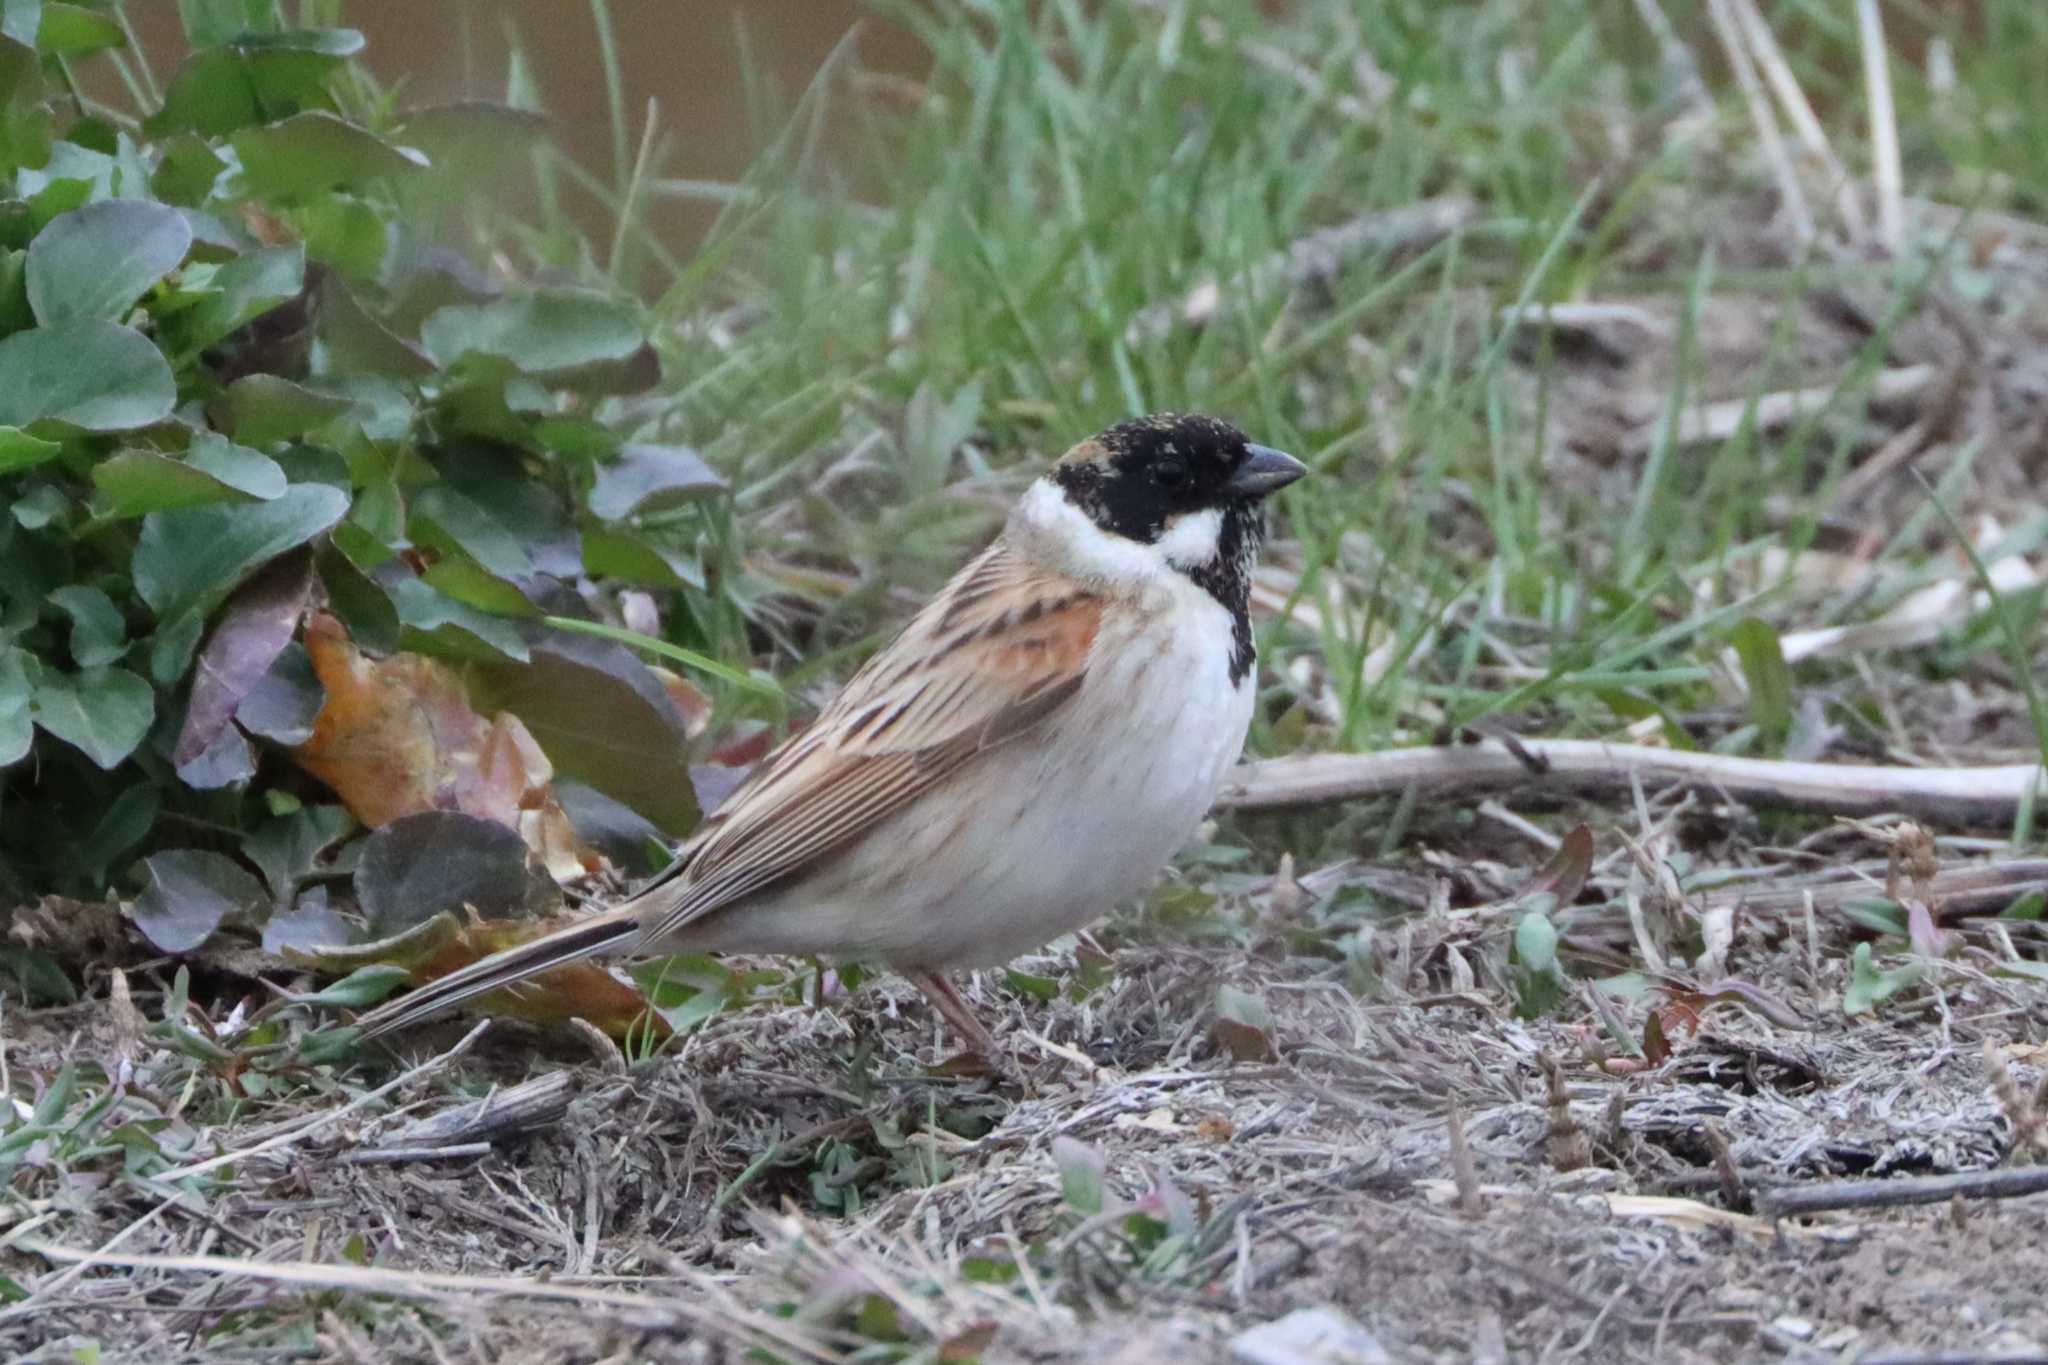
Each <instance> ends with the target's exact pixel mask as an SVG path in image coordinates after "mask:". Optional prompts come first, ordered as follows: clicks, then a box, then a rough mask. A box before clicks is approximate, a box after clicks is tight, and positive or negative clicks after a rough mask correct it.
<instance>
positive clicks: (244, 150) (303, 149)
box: [231, 109, 430, 199]
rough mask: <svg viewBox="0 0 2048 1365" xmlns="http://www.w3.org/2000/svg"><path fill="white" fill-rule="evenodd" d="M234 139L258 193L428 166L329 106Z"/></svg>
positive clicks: (301, 192)
mask: <svg viewBox="0 0 2048 1365" xmlns="http://www.w3.org/2000/svg"><path fill="white" fill-rule="evenodd" d="M231 141H232V142H233V144H234V148H235V154H236V155H237V156H238V157H240V158H241V161H242V175H243V178H244V179H246V180H247V181H248V182H249V187H250V189H252V190H254V191H255V192H256V193H257V194H260V195H265V196H268V197H271V198H276V199H298V198H303V197H304V196H306V195H309V194H315V193H317V192H319V191H321V190H336V189H345V188H348V187H350V186H354V185H363V184H368V183H371V182H374V181H377V180H382V179H387V178H390V177H394V176H404V175H410V174H413V173H415V172H418V171H422V170H425V169H426V168H427V166H428V165H429V164H430V163H429V162H428V161H427V158H426V157H424V156H422V155H421V154H420V153H419V152H416V151H414V150H413V149H412V148H410V147H400V146H396V145H394V144H392V143H389V142H386V141H385V140H384V139H383V138H381V137H378V136H377V135H376V134H375V133H373V132H371V131H370V130H369V129H367V128H364V127H361V126H359V125H357V124H353V123H350V122H349V121H348V120H347V119H345V118H342V117H340V116H339V115H337V114H330V113H328V112H327V111H326V110H324V109H308V110H306V111H305V112H304V113H300V114H294V115H292V116H291V117H290V118H288V119H284V120H282V121H281V122H278V123H268V124H264V125H263V126H262V127H259V128H243V129H240V130H238V131H237V132H236V133H235V134H234V136H233V138H232V139H231Z"/></svg>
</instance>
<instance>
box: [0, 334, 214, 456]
mask: <svg viewBox="0 0 2048 1365" xmlns="http://www.w3.org/2000/svg"><path fill="white" fill-rule="evenodd" d="M177 401H178V385H177V381H176V380H175V379H174V378H172V376H171V367H170V363H169V362H168V361H166V360H165V359H164V357H163V352H161V351H159V350H158V349H157V348H156V347H155V345H153V344H152V343H151V342H150V340H149V338H148V337H146V336H144V335H142V333H140V332H138V331H135V330H134V329H133V328H130V327H123V326H121V325H120V324H118V323H113V322H108V321H107V320H106V319H104V318H74V319H73V320H71V321H69V322H64V323H59V324H58V325H57V326H54V327H32V328H30V329H29V330H28V331H26V332H16V333H15V334H14V335H13V336H10V337H6V338H0V427H24V426H27V425H29V424H30V423H32V422H43V421H56V422H67V423H69V424H70V425H72V426H75V427H84V428H85V429H86V430H88V431H128V430H132V429H133V428H136V427H143V426H148V425H149V424H150V423H151V422H156V421H160V420H162V419H163V418H165V417H168V416H170V413H171V409H172V408H173V407H174V406H176V404H177Z"/></svg>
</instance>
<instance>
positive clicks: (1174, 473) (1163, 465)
mask: <svg viewBox="0 0 2048 1365" xmlns="http://www.w3.org/2000/svg"><path fill="white" fill-rule="evenodd" d="M1187 481H1188V467H1187V466H1186V465H1184V464H1182V463H1181V462H1180V461H1178V460H1165V461H1162V462H1160V463H1159V464H1156V465H1154V466H1152V482H1154V483H1156V484H1158V485H1159V486H1160V487H1161V488H1166V489H1173V488H1179V487H1180V486H1181V485H1182V484H1184V483H1186V482H1187Z"/></svg>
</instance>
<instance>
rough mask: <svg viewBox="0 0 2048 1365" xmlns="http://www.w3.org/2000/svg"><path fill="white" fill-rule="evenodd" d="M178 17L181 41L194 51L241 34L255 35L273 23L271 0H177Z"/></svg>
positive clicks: (274, 5)
mask: <svg viewBox="0 0 2048 1365" xmlns="http://www.w3.org/2000/svg"><path fill="white" fill-rule="evenodd" d="M178 18H179V20H180V21H181V22H182V23H183V24H184V25H185V41H186V42H188V43H190V44H191V45H192V46H193V47H194V48H202V47H212V46H214V45H215V44H216V43H225V42H227V41H228V40H229V39H232V38H239V37H241V36H242V35H243V34H245V33H259V32H262V31H263V30H265V29H268V28H272V27H274V26H275V25H276V23H277V6H276V2H275V0H178Z"/></svg>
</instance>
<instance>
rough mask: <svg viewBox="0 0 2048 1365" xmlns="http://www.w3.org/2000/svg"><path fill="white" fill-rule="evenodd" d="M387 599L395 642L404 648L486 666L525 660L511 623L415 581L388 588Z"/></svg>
mask: <svg viewBox="0 0 2048 1365" xmlns="http://www.w3.org/2000/svg"><path fill="white" fill-rule="evenodd" d="M391 600H392V602H393V603H395V604H396V605H397V607H398V619H399V622H400V623H401V626H402V629H401V631H400V633H399V643H400V644H401V645H402V646H404V647H405V648H406V649H410V650H413V651H415V652H417V653H420V654H433V655H437V656H439V657H441V658H444V659H461V660H467V661H472V662H485V663H494V662H497V661H499V660H503V659H517V660H520V661H521V662H524V661H525V659H526V658H527V651H526V641H525V640H524V639H523V638H522V637H521V636H520V634H519V627H518V626H517V625H516V624H515V623H513V622H511V621H507V620H505V619H504V618H502V617H498V616H491V615H488V614H486V613H484V612H480V611H478V610H477V609H476V608H475V607H472V606H468V605H466V604H465V603H462V602H458V601H456V600H455V599H454V598H452V597H450V596H448V595H447V594H446V593H443V592H438V591H436V590H435V589H434V588H432V587H430V586H429V585H427V584H425V583H422V582H420V580H419V579H417V578H402V579H400V580H399V581H398V582H396V583H394V584H392V585H391Z"/></svg>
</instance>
